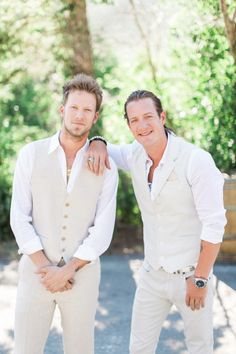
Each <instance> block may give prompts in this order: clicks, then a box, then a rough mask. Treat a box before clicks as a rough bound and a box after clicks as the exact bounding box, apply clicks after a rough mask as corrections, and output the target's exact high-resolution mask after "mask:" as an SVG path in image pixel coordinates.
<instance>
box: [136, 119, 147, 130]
mask: <svg viewBox="0 0 236 354" xmlns="http://www.w3.org/2000/svg"><path fill="white" fill-rule="evenodd" d="M147 126H148V124H147V122H146V121H145V120H144V119H141V120H140V121H139V124H138V128H139V129H146V128H147Z"/></svg>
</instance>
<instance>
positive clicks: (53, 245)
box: [11, 74, 117, 354]
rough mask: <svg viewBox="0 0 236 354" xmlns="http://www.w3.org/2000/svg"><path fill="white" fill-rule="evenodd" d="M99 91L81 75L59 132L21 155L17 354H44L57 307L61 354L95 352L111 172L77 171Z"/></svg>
mask: <svg viewBox="0 0 236 354" xmlns="http://www.w3.org/2000/svg"><path fill="white" fill-rule="evenodd" d="M101 102H102V91H101V89H100V87H99V85H98V83H97V82H96V81H95V80H94V79H93V78H92V77H90V76H87V75H85V74H79V75H77V76H75V77H74V78H73V79H72V80H71V81H69V82H68V83H67V84H66V85H65V86H64V87H63V104H62V105H61V107H60V114H61V118H62V125H61V130H60V131H59V132H57V133H56V134H55V135H54V136H52V137H49V138H46V139H42V140H38V141H35V142H32V143H30V144H28V145H26V146H25V147H23V149H22V150H21V152H20V154H19V157H18V161H17V165H16V170H15V176H14V182H13V195H12V205H11V226H12V230H13V232H14V234H15V237H16V241H17V243H18V246H19V253H21V254H23V256H22V258H21V260H20V264H19V284H18V293H17V303H16V315H15V354H43V352H44V346H45V342H46V339H47V336H48V333H49V329H50V325H51V322H52V318H53V314H54V310H55V306H56V305H57V306H58V308H59V310H60V313H61V324H62V329H63V341H64V352H65V353H66V354H92V353H93V352H94V318H95V313H96V307H97V300H98V288H99V281H100V263H99V256H100V255H101V254H102V253H103V252H105V250H106V249H107V248H108V246H109V244H110V241H111V237H112V233H113V227H114V220H115V209H116V190H117V170H116V167H115V165H114V163H112V168H111V169H110V170H107V171H106V173H105V174H104V175H103V176H100V177H96V176H95V175H93V174H92V173H91V172H90V171H88V170H87V169H86V168H85V166H84V163H83V158H84V155H85V153H86V151H87V149H88V144H89V143H88V139H87V138H88V135H89V132H90V129H91V128H92V126H93V125H94V124H95V123H96V122H97V120H98V117H99V109H100V106H101Z"/></svg>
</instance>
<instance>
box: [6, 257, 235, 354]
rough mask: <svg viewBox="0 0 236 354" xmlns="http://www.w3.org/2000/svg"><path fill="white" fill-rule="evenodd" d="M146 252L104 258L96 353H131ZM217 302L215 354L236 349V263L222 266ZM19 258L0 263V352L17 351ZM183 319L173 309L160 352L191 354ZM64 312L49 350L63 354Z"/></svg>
mask: <svg viewBox="0 0 236 354" xmlns="http://www.w3.org/2000/svg"><path fill="white" fill-rule="evenodd" d="M140 264H141V258H140V256H125V255H119V256H117V255H112V256H103V257H102V281H101V285H100V300H99V308H98V312H97V317H96V334H95V336H96V341H95V353H96V354H128V342H129V330H130V317H131V309H132V302H133V297H134V292H135V287H136V279H137V271H138V269H139V267H140ZM215 274H216V276H217V282H216V297H215V303H214V326H215V332H214V335H215V352H214V353H215V354H235V353H236V321H235V318H236V292H235V290H236V265H228V266H226V265H217V266H216V267H215ZM16 284H17V262H16V261H12V262H0V354H12V353H13V349H12V348H13V320H14V303H15V296H16ZM182 329H183V323H182V321H181V319H180V317H179V315H178V313H177V312H176V310H175V309H174V308H173V309H172V311H171V313H170V315H169V316H168V318H167V320H166V321H165V324H164V328H163V330H162V334H161V339H160V343H159V349H158V351H157V353H156V354H177V353H178V354H187V351H186V347H185V344H184V340H183V334H182ZM62 353H63V350H62V340H61V328H60V316H59V313H58V311H56V313H55V316H54V321H53V324H52V328H51V332H50V335H49V338H48V341H47V345H46V348H45V354H62Z"/></svg>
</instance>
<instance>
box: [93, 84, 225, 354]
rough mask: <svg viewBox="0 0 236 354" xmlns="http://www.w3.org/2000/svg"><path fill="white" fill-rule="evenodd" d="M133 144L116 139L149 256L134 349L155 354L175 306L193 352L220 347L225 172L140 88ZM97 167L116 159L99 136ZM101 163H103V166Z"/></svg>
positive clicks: (133, 111)
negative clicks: (216, 298) (216, 276)
mask: <svg viewBox="0 0 236 354" xmlns="http://www.w3.org/2000/svg"><path fill="white" fill-rule="evenodd" d="M124 110H125V114H124V115H125V118H126V119H127V123H128V126H129V128H130V130H131V132H132V134H133V136H134V138H135V141H134V143H133V144H129V145H121V146H115V145H111V144H108V151H109V154H110V155H111V156H112V158H113V159H114V161H115V162H116V164H117V166H118V167H120V168H122V169H125V170H127V171H130V173H131V177H132V183H133V188H134V192H135V195H136V198H137V201H138V205H139V208H140V210H141V214H142V221H143V228H144V256H145V257H144V262H143V265H142V268H141V270H140V274H139V275H140V277H139V282H138V287H137V291H136V295H135V300H134V306H133V315H132V325H131V338H130V353H131V354H154V353H155V351H156V347H157V343H158V339H159V335H160V331H161V328H162V325H163V322H164V320H165V318H166V316H167V314H168V312H169V310H170V308H171V306H172V305H173V304H175V305H176V307H177V309H178V310H179V312H180V314H181V316H182V318H183V321H184V332H185V338H186V345H187V348H188V353H189V354H212V353H213V328H212V304H213V279H212V268H213V265H214V262H215V259H216V257H217V254H218V251H219V248H220V243H221V241H222V236H223V233H224V225H225V221H226V219H225V210H224V206H223V183H224V181H223V178H222V175H221V173H220V171H219V170H218V169H217V168H216V166H215V163H214V161H213V159H212V157H211V155H210V154H209V153H207V152H206V151H204V150H202V149H200V148H198V147H196V146H194V145H192V144H190V143H188V142H186V141H185V140H183V139H181V138H179V137H177V136H175V135H174V134H173V133H172V132H171V131H170V130H169V129H168V128H166V127H165V121H166V115H165V112H164V111H163V109H162V105H161V101H160V100H159V98H158V97H156V96H155V95H154V94H153V93H152V92H149V91H144V90H139V91H135V92H133V93H132V94H131V95H130V96H129V97H128V99H127V101H126V103H125V105H124ZM91 140H92V141H91V144H90V149H89V151H88V154H89V156H93V158H94V159H95V160H94V164H93V171H94V172H95V173H99V172H100V173H101V172H102V170H103V167H104V165H105V164H106V165H107V166H108V158H107V156H106V149H105V145H104V144H103V142H100V141H94V140H99V137H95V138H93V139H91ZM96 161H102V163H101V166H99V165H98V163H97V162H96Z"/></svg>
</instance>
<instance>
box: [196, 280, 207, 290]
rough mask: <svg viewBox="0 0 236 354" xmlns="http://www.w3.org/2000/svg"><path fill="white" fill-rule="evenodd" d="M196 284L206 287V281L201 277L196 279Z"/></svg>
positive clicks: (199, 286)
mask: <svg viewBox="0 0 236 354" xmlns="http://www.w3.org/2000/svg"><path fill="white" fill-rule="evenodd" d="M195 284H196V286H197V287H198V288H204V286H205V282H204V281H203V280H201V279H198V280H196V282H195Z"/></svg>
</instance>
